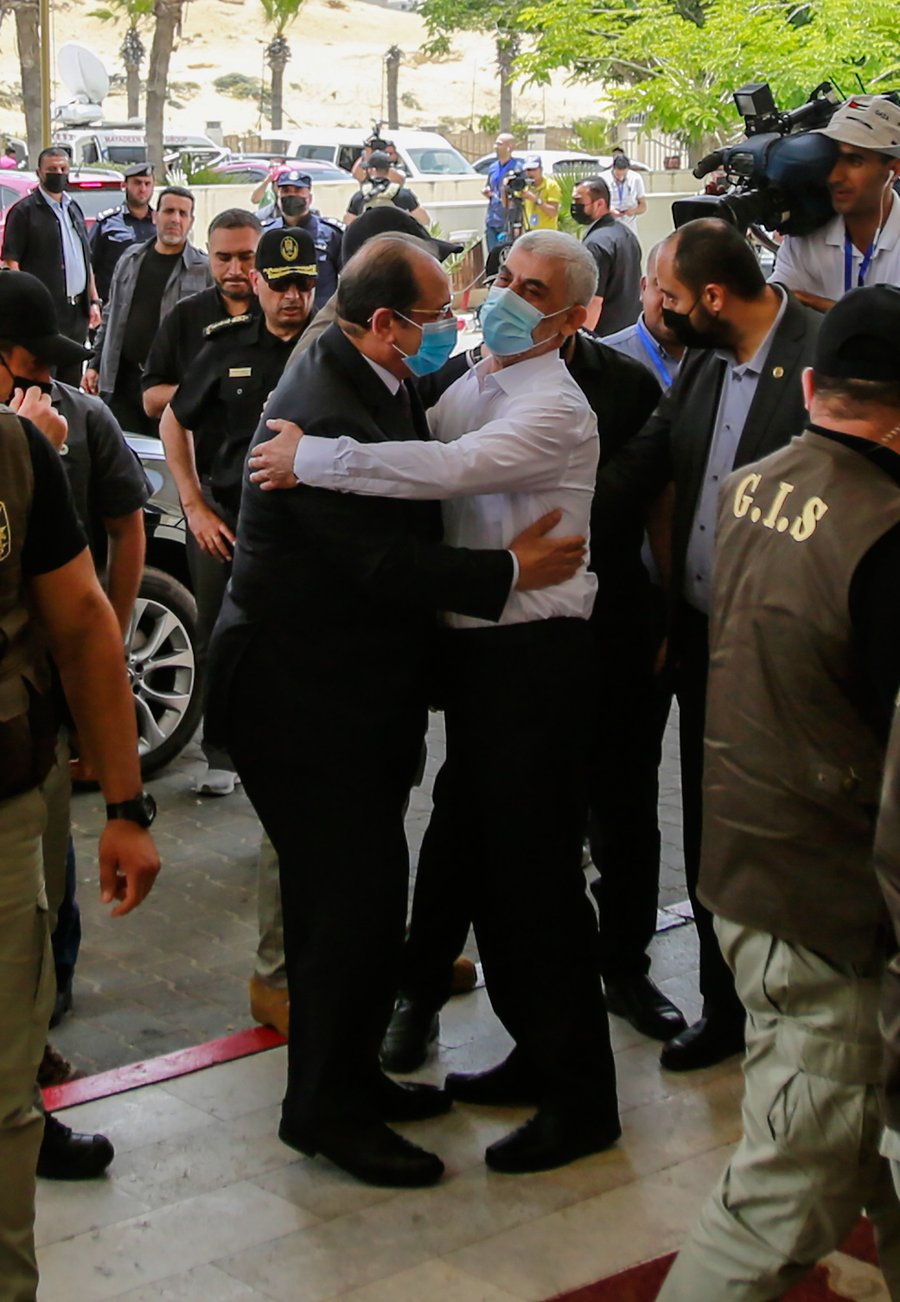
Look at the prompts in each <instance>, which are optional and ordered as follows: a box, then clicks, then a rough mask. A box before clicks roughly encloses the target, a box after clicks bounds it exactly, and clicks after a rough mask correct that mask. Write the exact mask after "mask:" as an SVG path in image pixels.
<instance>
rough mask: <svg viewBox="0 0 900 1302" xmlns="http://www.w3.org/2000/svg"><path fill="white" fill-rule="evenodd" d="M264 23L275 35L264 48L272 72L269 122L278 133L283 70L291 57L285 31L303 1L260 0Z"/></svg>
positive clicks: (280, 122)
mask: <svg viewBox="0 0 900 1302" xmlns="http://www.w3.org/2000/svg"><path fill="white" fill-rule="evenodd" d="M261 3H262V7H263V13H264V14H265V15H266V22H267V23H268V24H269V26H270V27H274V29H275V35H274V36H273V37H272V39H271V41H270V42H269V44H268V45H267V46H266V62H267V63H268V65H269V67H270V68H271V70H272V109H271V114H270V121H271V124H272V130H273V131H280V130H281V125H282V118H283V114H284V70H285V68H286V67H287V65H288V60H289V59H290V57H291V47H290V45H289V44H288V42H287V38H286V36H285V34H284V33H285V31H286V30H287V28H288V27H289V26H290V25H291V23H292V22H293V21H294V19H295V18H296V17H297V15H298V14H299V12H300V10H301V9H302V8H303V0H261Z"/></svg>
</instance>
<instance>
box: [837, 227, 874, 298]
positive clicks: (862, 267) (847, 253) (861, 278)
mask: <svg viewBox="0 0 900 1302" xmlns="http://www.w3.org/2000/svg"><path fill="white" fill-rule="evenodd" d="M874 252H875V241H874V240H872V243H871V244H870V245H869V247H868V248H867V249H866V251H865V253H864V254H863V260H862V262H861V263H860V264H859V275H858V276H857V278H856V284H857V287H858V288H859V287H861V286H863V285H864V284H865V283H866V272H867V271H868V270H869V265H870V263H871V261H872V254H873V253H874ZM852 284H853V241H852V240H851V239H850V236H849V235H848V234H847V232H846V231H845V232H844V293H845V294H846V293H847V291H848V290H849V289H850V288H851V287H852Z"/></svg>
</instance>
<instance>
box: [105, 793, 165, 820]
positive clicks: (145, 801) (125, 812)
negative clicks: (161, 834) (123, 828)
mask: <svg viewBox="0 0 900 1302" xmlns="http://www.w3.org/2000/svg"><path fill="white" fill-rule="evenodd" d="M106 817H107V818H108V819H112V818H127V819H128V822H129V823H137V825H138V827H149V826H150V824H151V823H152V822H153V820H154V818H155V817H156V801H155V800H154V799H153V797H152V796H151V795H150V792H149V791H142V792H141V794H140V795H139V796H134V797H133V799H131V800H120V801H119V803H118V804H117V805H107V806H106Z"/></svg>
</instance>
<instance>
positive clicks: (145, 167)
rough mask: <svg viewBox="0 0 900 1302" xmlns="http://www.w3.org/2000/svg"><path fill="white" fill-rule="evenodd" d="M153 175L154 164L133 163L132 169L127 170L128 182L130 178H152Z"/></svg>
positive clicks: (126, 177)
mask: <svg viewBox="0 0 900 1302" xmlns="http://www.w3.org/2000/svg"><path fill="white" fill-rule="evenodd" d="M152 175H153V164H152V163H132V164H131V167H126V168H125V180H126V181H127V180H128V178H129V177H130V176H152Z"/></svg>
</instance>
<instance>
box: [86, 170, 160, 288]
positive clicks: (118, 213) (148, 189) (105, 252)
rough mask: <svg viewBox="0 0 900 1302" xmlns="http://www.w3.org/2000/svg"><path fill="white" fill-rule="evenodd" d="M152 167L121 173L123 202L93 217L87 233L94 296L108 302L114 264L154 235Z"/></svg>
mask: <svg viewBox="0 0 900 1302" xmlns="http://www.w3.org/2000/svg"><path fill="white" fill-rule="evenodd" d="M152 198H153V164H152V163H135V164H134V166H133V167H126V169H125V199H124V202H122V203H120V204H118V205H117V206H116V207H115V208H107V209H106V211H105V212H101V213H99V214H98V216H97V220H96V222H95V223H94V229H93V230H92V231H91V261H92V262H93V264H94V276H95V278H96V281H97V293H98V295H99V296H100V298H101V299H102V300H103V302H104V303H105V302H106V300H107V299H108V298H109V287H110V285H111V284H112V278H113V272H114V271H115V269H116V263H117V262H118V261H119V258H121V256H122V254H123V253H124V252H125V250H126V249H127V248H128V246H129V244H144V243H145V242H146V241H147V240H150V239H152V238H153V236H154V235H155V233H156V222H155V220H154V213H153V208H152V206H151V204H150V200H151V199H152Z"/></svg>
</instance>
